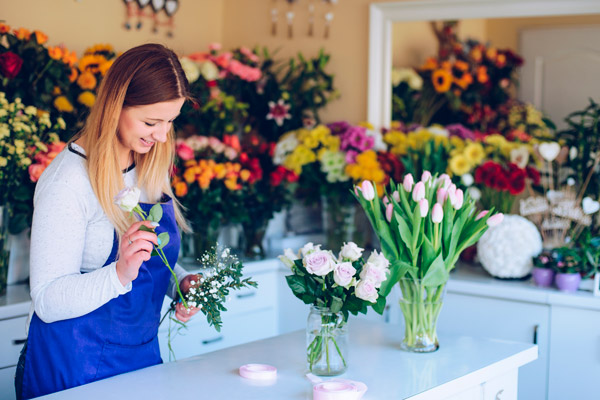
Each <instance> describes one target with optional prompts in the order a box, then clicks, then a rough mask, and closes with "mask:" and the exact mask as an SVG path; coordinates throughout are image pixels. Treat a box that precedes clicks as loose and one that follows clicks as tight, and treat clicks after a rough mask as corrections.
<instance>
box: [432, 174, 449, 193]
mask: <svg viewBox="0 0 600 400" xmlns="http://www.w3.org/2000/svg"><path fill="white" fill-rule="evenodd" d="M440 182H441V183H442V185H441V187H443V188H444V189H446V190H448V188H449V187H450V185H451V184H452V179H450V177H449V176H448V174H442V175H440V176H439V177H438V178H437V179H436V183H440Z"/></svg>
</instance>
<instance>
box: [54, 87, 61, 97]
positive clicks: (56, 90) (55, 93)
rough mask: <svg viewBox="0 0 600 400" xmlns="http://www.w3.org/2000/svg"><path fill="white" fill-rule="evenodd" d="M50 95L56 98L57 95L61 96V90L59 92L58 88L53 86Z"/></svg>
mask: <svg viewBox="0 0 600 400" xmlns="http://www.w3.org/2000/svg"><path fill="white" fill-rule="evenodd" d="M52 94H53V95H54V96H58V95H60V94H62V90H60V87H58V86H54V89H52Z"/></svg>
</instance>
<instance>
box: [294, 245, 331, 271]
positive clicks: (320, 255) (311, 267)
mask: <svg viewBox="0 0 600 400" xmlns="http://www.w3.org/2000/svg"><path fill="white" fill-rule="evenodd" d="M302 261H303V262H304V267H305V268H306V270H307V271H308V273H309V274H314V275H318V276H325V275H327V274H328V273H330V272H331V271H333V269H334V268H335V262H334V260H333V257H332V255H331V253H330V252H328V251H325V250H315V251H312V252H310V253H309V254H307V255H306V257H304V259H303V260H302Z"/></svg>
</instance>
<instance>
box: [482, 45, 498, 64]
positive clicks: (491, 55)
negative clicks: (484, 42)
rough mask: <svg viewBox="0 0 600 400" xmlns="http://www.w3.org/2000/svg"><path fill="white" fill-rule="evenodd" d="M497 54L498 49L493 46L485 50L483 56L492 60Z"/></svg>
mask: <svg viewBox="0 0 600 400" xmlns="http://www.w3.org/2000/svg"><path fill="white" fill-rule="evenodd" d="M497 55H498V50H496V49H495V48H493V47H490V48H489V49H487V51H486V52H485V56H486V57H487V58H488V60H491V61H494V59H495V58H496V56H497Z"/></svg>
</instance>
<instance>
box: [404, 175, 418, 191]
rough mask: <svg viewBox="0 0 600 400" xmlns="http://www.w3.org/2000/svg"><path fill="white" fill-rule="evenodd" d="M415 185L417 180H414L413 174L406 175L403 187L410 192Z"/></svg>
mask: <svg viewBox="0 0 600 400" xmlns="http://www.w3.org/2000/svg"><path fill="white" fill-rule="evenodd" d="M414 183H415V180H414V179H413V176H412V174H406V175H404V182H402V185H403V186H404V190H406V191H407V192H410V191H411V190H412V187H413V184H414Z"/></svg>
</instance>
